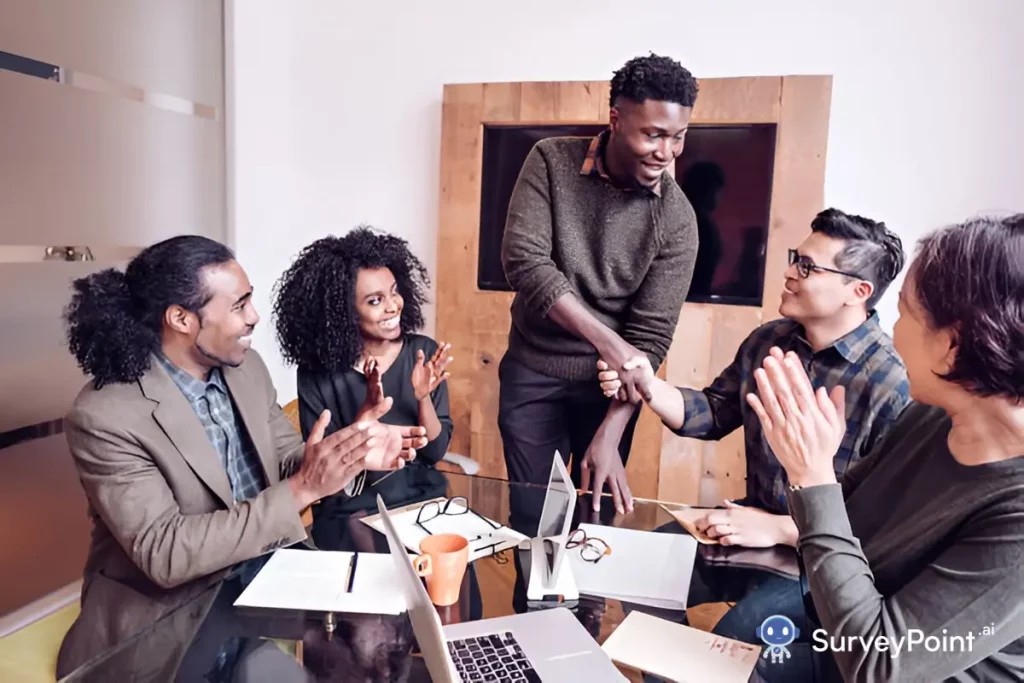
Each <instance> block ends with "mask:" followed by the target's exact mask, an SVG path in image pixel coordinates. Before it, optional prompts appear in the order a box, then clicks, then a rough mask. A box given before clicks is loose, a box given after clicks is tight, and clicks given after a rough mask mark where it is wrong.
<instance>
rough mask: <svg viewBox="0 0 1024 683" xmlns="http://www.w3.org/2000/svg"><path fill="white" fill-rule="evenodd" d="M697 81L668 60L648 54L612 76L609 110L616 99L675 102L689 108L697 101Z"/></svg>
mask: <svg viewBox="0 0 1024 683" xmlns="http://www.w3.org/2000/svg"><path fill="white" fill-rule="evenodd" d="M697 90H698V86H697V79H696V78H694V77H693V74H691V73H690V72H689V71H688V70H687V69H686V68H684V67H683V65H682V64H680V63H679V62H677V61H675V60H674V59H672V58H671V57H662V56H660V55H656V54H653V53H651V54H650V55H649V56H647V57H634V58H633V59H631V60H629V61H628V62H626V64H625V65H624V66H623V67H622V68H621V69H619V70H618V71H616V72H615V74H614V75H613V76H612V95H611V106H613V107H614V106H615V104H616V103H617V102H618V100H619V98H620V97H622V98H625V99H627V100H632V101H633V102H637V103H643V102H645V101H646V100H654V101H656V102H675V103H676V104H681V105H682V106H684V107H692V106H693V105H694V103H696V101H697Z"/></svg>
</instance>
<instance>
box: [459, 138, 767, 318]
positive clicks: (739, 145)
mask: <svg viewBox="0 0 1024 683" xmlns="http://www.w3.org/2000/svg"><path fill="white" fill-rule="evenodd" d="M606 127H607V126H604V125H531V126H518V125H486V126H484V135H483V138H484V139H483V142H484V147H483V173H482V176H481V197H480V242H479V244H480V251H479V253H478V255H477V286H478V287H479V288H480V289H481V290H491V291H511V289H512V288H511V287H510V286H509V284H508V280H506V279H505V272H504V269H503V268H502V266H501V239H502V236H503V235H504V233H505V219H506V217H507V215H508V203H509V198H510V197H511V195H512V189H513V187H515V183H516V179H517V178H518V177H519V171H520V170H521V169H522V166H523V162H524V161H526V156H527V155H528V154H529V153H530V150H531V149H533V146H534V145H535V144H536V143H537V142H538V141H540V140H543V139H545V138H549V137H556V136H581V137H591V136H594V135H597V134H598V133H600V132H601V131H602V130H604V129H605V128H606ZM775 132H776V127H775V124H749V125H734V126H696V125H695V126H691V127H690V130H689V132H688V133H687V134H686V144H685V146H684V147H683V153H682V154H681V155H680V156H679V158H678V159H677V160H676V165H675V177H676V182H678V183H679V186H680V187H681V188H682V189H683V192H684V193H685V194H686V196H687V198H688V199H689V200H690V203H691V204H692V205H693V207H694V211H695V212H696V214H697V223H698V233H699V239H700V247H699V250H698V254H697V263H696V265H695V268H694V275H693V281H692V283H691V285H690V291H689V294H688V295H687V297H686V300H687V301H692V302H702V303H719V304H734V305H743V306H760V305H761V297H762V290H763V284H764V258H765V252H766V247H767V242H768V216H769V212H770V209H771V196H772V173H773V169H774V167H775ZM778 276H779V277H782V273H779V274H778Z"/></svg>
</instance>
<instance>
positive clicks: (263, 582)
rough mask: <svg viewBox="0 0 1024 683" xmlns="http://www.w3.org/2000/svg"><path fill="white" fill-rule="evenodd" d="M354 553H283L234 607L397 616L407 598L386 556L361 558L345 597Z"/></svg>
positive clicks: (283, 550)
mask: <svg viewBox="0 0 1024 683" xmlns="http://www.w3.org/2000/svg"><path fill="white" fill-rule="evenodd" d="M351 560H352V553H347V552H334V551H328V550H320V551H313V550H292V549H286V548H285V549H281V550H278V551H276V552H275V553H274V555H273V557H271V558H270V559H269V560H268V561H267V564H266V565H264V567H263V569H261V570H260V572H259V573H258V574H257V575H256V578H254V579H253V580H252V582H251V583H250V584H249V585H248V586H247V587H246V589H245V590H244V591H243V592H242V594H241V595H240V596H239V597H238V599H237V600H236V601H235V605H236V606H238V607H264V608H271V609H296V610H311V611H322V612H357V613H363V614H401V613H402V612H404V611H405V597H404V595H403V593H402V585H401V583H400V582H399V579H398V572H397V571H396V568H395V561H394V559H393V558H392V557H391V554H390V553H359V560H358V561H357V562H356V574H355V581H354V582H353V584H352V592H351V593H347V592H346V591H345V588H346V587H347V585H348V574H349V565H350V563H351Z"/></svg>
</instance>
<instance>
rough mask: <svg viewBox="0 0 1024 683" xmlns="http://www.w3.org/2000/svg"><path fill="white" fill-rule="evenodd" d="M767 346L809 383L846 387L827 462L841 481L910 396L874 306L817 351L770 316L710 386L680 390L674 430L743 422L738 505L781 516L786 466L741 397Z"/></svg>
mask: <svg viewBox="0 0 1024 683" xmlns="http://www.w3.org/2000/svg"><path fill="white" fill-rule="evenodd" d="M773 346H778V347H779V348H781V349H782V350H783V351H784V352H785V351H794V352H796V354H797V356H799V358H800V360H801V361H802V362H803V365H804V368H805V369H806V370H807V374H808V375H809V376H810V378H811V384H812V385H813V386H814V387H815V388H817V387H822V386H823V387H825V388H827V389H828V391H830V392H831V391H832V388H833V387H835V386H836V385H837V384H842V385H843V386H844V387H845V388H846V435H845V436H844V437H843V441H842V443H841V444H840V446H839V451H838V452H837V453H836V456H835V459H834V460H833V463H834V465H835V471H836V477H837V478H838V479H839V480H840V481H842V478H843V476H844V475H845V474H846V471H847V470H848V469H849V467H850V465H852V464H853V463H854V462H856V461H857V460H859V459H860V458H862V457H864V456H865V455H867V454H868V452H869V451H871V449H872V447H873V446H874V445H875V444H876V443H878V440H879V438H880V437H881V436H882V434H884V433H885V431H886V430H887V429H888V428H889V426H890V425H891V424H892V422H893V421H894V420H895V419H896V417H897V416H898V415H899V414H900V411H902V410H903V408H904V406H906V405H907V403H908V401H909V399H910V396H909V384H908V382H907V371H906V367H905V366H904V365H903V361H902V359H900V357H899V356H898V355H897V353H896V350H895V349H894V348H893V345H892V340H891V339H890V338H889V336H888V335H887V334H885V332H883V331H882V329H881V327H880V326H879V324H878V316H877V314H875V313H874V312H872V313H871V315H870V316H869V317H868V319H867V320H866V321H865V322H864V323H863V324H862V325H860V327H858V328H857V329H855V330H853V331H852V332H850V333H849V334H847V335H846V336H844V337H842V338H840V339H838V340H837V341H836V342H835V343H834V344H832V345H831V346H829V347H828V348H825V349H822V350H821V351H818V352H817V353H814V352H813V351H812V350H811V347H810V345H809V344H808V342H807V340H806V339H805V338H804V336H803V328H802V327H801V326H800V325H799V324H797V323H795V322H793V321H792V320H788V319H786V318H780V319H778V320H773V321H772V322H769V323H766V324H764V325H762V326H761V327H759V328H757V329H756V330H754V331H753V332H752V333H751V334H750V336H749V337H747V338H746V339H745V340H744V341H743V344H741V345H740V349H739V351H738V352H737V353H736V358H735V360H734V361H733V362H732V365H730V366H729V367H727V368H726V369H725V370H724V371H723V372H722V374H721V375H719V376H718V378H717V379H715V381H714V382H713V383H712V384H711V386H710V387H708V388H706V389H704V390H703V391H700V390H696V389H683V388H681V389H680V391H681V392H682V394H683V400H684V402H685V404H686V416H685V419H684V421H683V425H682V427H681V428H680V429H679V430H677V431H676V433H677V434H679V435H680V436H688V437H692V438H696V439H703V440H708V441H710V440H717V439H721V438H722V437H724V436H726V435H727V434H729V433H730V432H732V431H733V430H735V429H737V428H739V427H740V426H742V427H743V428H744V437H745V438H744V443H745V446H746V456H747V458H746V459H747V495H746V500H745V503H746V504H748V505H753V506H756V507H759V508H762V509H765V510H768V511H769V512H773V513H776V514H787V505H786V490H787V488H788V486H789V482H788V479H787V477H786V472H785V470H784V469H782V466H781V465H780V464H779V461H778V460H777V459H776V457H775V454H774V453H772V450H771V448H770V447H769V446H768V442H767V441H765V438H764V434H763V433H762V431H761V422H760V420H758V419H757V415H756V414H755V413H754V411H753V410H752V409H751V408H750V406H749V405H748V404H747V401H746V399H745V398H744V397H745V396H746V395H747V394H748V393H757V383H756V382H755V381H754V370H756V369H757V368H759V367H761V363H762V361H763V360H764V358H765V357H766V356H767V355H768V351H769V349H771V347H773Z"/></svg>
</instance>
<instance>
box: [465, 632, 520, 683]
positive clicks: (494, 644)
mask: <svg viewBox="0 0 1024 683" xmlns="http://www.w3.org/2000/svg"><path fill="white" fill-rule="evenodd" d="M448 652H449V653H451V656H452V661H453V662H455V670H456V671H458V672H459V676H460V677H461V678H462V681H463V683H476V681H526V682H528V683H540V676H538V675H537V672H536V671H534V670H533V665H532V664H530V660H529V659H527V658H526V655H525V654H523V648H521V647H519V643H517V642H516V639H515V637H514V636H513V635H512V633H511V632H509V631H505V632H504V633H495V634H493V635H489V636H477V637H475V638H466V639H464V640H450V641H448Z"/></svg>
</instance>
